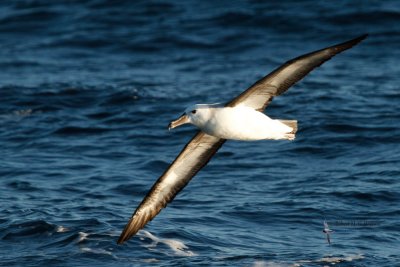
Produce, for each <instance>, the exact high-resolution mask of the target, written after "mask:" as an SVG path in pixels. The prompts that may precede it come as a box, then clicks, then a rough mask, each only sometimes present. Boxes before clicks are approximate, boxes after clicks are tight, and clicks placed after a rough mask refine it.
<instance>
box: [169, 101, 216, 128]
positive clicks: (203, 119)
mask: <svg viewBox="0 0 400 267" xmlns="http://www.w3.org/2000/svg"><path fill="white" fill-rule="evenodd" d="M218 106H220V104H211V105H209V104H197V105H192V106H190V107H188V108H187V109H186V110H185V113H183V115H182V116H180V117H179V118H178V119H177V120H174V121H172V122H171V123H170V124H169V125H168V129H173V128H175V127H178V126H181V125H183V124H186V123H191V124H194V125H196V126H197V127H199V128H202V126H204V125H205V124H206V123H207V121H208V120H209V119H210V117H211V116H212V113H213V110H214V109H215V108H216V107H218Z"/></svg>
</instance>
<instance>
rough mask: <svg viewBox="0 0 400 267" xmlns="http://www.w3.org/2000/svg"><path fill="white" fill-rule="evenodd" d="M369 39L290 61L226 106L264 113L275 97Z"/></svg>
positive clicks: (348, 42) (361, 37) (355, 40)
mask: <svg viewBox="0 0 400 267" xmlns="http://www.w3.org/2000/svg"><path fill="white" fill-rule="evenodd" d="M366 37H367V34H364V35H362V36H360V37H357V38H355V39H352V40H350V41H347V42H344V43H341V44H337V45H334V46H331V47H327V48H324V49H321V50H318V51H315V52H312V53H309V54H305V55H302V56H300V57H297V58H295V59H292V60H289V61H288V62H286V63H285V64H284V65H282V66H280V67H279V68H277V69H276V70H274V71H273V72H271V73H270V74H268V75H267V76H265V77H264V78H262V79H261V80H259V81H257V82H256V83H255V84H253V85H252V86H251V87H250V88H248V89H247V90H246V91H244V92H243V93H241V94H240V95H239V96H237V97H236V98H234V99H233V100H232V101H230V102H229V103H228V104H227V105H226V106H228V107H234V106H237V105H239V104H240V105H245V106H248V107H252V108H254V109H256V110H258V111H263V110H264V109H265V108H266V107H267V105H268V104H269V102H271V100H272V98H273V97H274V96H278V95H280V94H282V93H284V92H285V91H286V90H287V89H289V88H290V87H291V86H292V85H293V84H295V83H296V82H298V81H299V80H301V79H302V78H303V77H304V76H306V75H307V74H308V73H309V72H310V71H312V70H313V69H314V68H316V67H318V66H320V65H321V64H323V63H324V62H325V61H327V60H329V59H331V58H332V57H333V56H335V55H336V54H338V53H340V52H342V51H344V50H347V49H349V48H351V47H352V46H354V45H356V44H358V43H359V42H361V41H362V40H363V39H365V38H366Z"/></svg>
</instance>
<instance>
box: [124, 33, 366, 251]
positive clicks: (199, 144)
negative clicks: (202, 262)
mask: <svg viewBox="0 0 400 267" xmlns="http://www.w3.org/2000/svg"><path fill="white" fill-rule="evenodd" d="M366 37H367V34H364V35H361V36H359V37H357V38H355V39H352V40H349V41H346V42H343V43H340V44H337V45H333V46H330V47H327V48H323V49H320V50H317V51H314V52H311V53H308V54H305V55H302V56H299V57H297V58H294V59H292V60H289V61H287V62H286V63H284V64H283V65H282V66H280V67H278V68H277V69H275V70H274V71H272V72H271V73H270V74H268V75H267V76H265V77H263V78H261V79H260V80H259V81H257V82H256V83H254V84H253V85H252V86H250V87H249V88H248V89H247V90H245V91H244V92H242V93H241V94H240V95H238V96H237V97H235V98H234V99H233V100H231V101H230V102H228V103H227V104H225V105H215V104H211V105H206V104H198V105H193V106H190V107H188V108H187V109H186V110H185V112H184V114H183V115H182V116H181V117H179V118H178V119H177V120H175V121H172V122H171V123H170V124H169V126H168V128H169V129H173V128H175V127H178V126H180V125H183V124H186V123H190V124H193V125H195V126H196V127H198V128H199V131H198V132H197V133H196V134H195V136H194V137H193V138H192V139H191V140H190V141H189V143H187V144H186V146H185V147H184V148H183V150H182V151H181V152H180V154H179V155H178V156H177V158H176V159H175V160H174V161H173V162H172V164H171V165H170V166H169V167H168V169H167V170H166V171H165V172H164V173H163V174H162V175H161V177H160V178H159V179H158V180H157V181H156V182H155V184H154V185H153V187H152V188H151V189H150V191H149V192H148V193H147V195H146V196H145V198H144V199H143V200H142V202H141V203H140V205H139V206H138V207H137V209H136V210H135V212H134V213H133V215H132V217H131V218H130V220H129V222H128V223H127V225H126V226H125V228H124V230H123V231H122V233H121V235H120V237H119V239H118V241H117V243H118V244H121V243H123V242H125V241H127V240H128V239H129V238H131V237H132V236H134V235H135V234H136V233H137V232H138V231H139V230H140V229H142V228H143V227H144V226H145V225H146V224H147V223H148V222H149V221H151V220H152V219H153V218H154V217H155V216H156V215H157V214H158V213H159V212H160V211H161V209H163V208H164V207H166V205H167V204H168V203H169V202H171V201H172V200H173V199H174V198H175V196H176V195H177V194H178V193H179V192H180V191H181V190H182V189H183V188H184V187H185V186H186V185H187V184H188V183H189V181H190V180H191V179H192V178H193V177H194V176H195V175H196V174H197V172H198V171H200V170H201V169H202V168H203V167H204V166H205V165H206V164H207V163H208V161H209V160H210V159H211V158H212V156H213V155H214V154H215V153H216V152H217V151H218V149H219V148H220V147H221V146H222V145H223V144H224V143H225V141H226V140H228V139H233V140H244V141H251V140H264V139H272V140H293V139H294V138H295V134H296V131H297V121H296V120H279V119H271V118H270V117H268V116H267V115H265V114H264V113H263V112H264V110H265V108H266V107H267V106H268V104H269V103H270V102H271V100H272V99H273V98H274V97H275V96H278V95H280V94H282V93H284V92H285V91H287V90H288V89H289V88H290V87H291V86H292V85H293V84H295V83H296V82H298V81H299V80H301V79H302V78H303V77H304V76H306V75H307V74H308V73H309V72H311V71H312V70H313V69H314V68H316V67H318V66H320V65H322V64H323V63H324V62H325V61H327V60H329V59H331V58H332V57H333V56H335V55H337V54H338V53H340V52H342V51H345V50H347V49H349V48H351V47H353V46H354V45H356V44H358V43H359V42H361V41H362V40H363V39H365V38H366Z"/></svg>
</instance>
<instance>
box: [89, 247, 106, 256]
mask: <svg viewBox="0 0 400 267" xmlns="http://www.w3.org/2000/svg"><path fill="white" fill-rule="evenodd" d="M81 251H82V252H86V253H93V254H104V255H112V253H111V251H107V250H105V249H102V248H96V249H93V248H87V247H84V248H81Z"/></svg>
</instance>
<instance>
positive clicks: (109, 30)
mask: <svg viewBox="0 0 400 267" xmlns="http://www.w3.org/2000/svg"><path fill="white" fill-rule="evenodd" d="M399 25H400V4H399V2H398V1H395V0H389V1H378V0H376V1H326V2H322V1H321V2H317V1H167V0H157V1H106V0H92V1H41V0H24V1H22V0H20V1H19V0H16V1H11V0H9V1H1V3H0V44H1V49H0V69H1V71H0V129H1V130H0V152H1V154H0V155H1V157H2V160H1V161H0V186H1V193H0V203H1V206H0V251H1V253H0V265H2V266H146V265H148V266H180V265H183V266H333V265H335V266H396V265H399V264H400V263H399V262H400V256H399V251H400V250H399V247H400V245H399V244H400V220H399V219H400V181H399V179H400V154H399V152H400V130H399V125H400V113H399V101H400V88H399V84H400V75H399V74H400V65H399V58H400V49H399V47H400V28H399ZM363 33H369V34H370V36H369V37H368V38H367V39H366V40H365V41H364V42H362V43H361V44H359V45H358V46H356V47H354V48H352V49H351V50H349V51H346V52H344V53H343V54H340V55H338V56H337V57H335V58H334V59H332V60H331V61H329V62H327V63H325V64H324V65H323V66H322V67H321V68H318V69H316V70H314V71H313V72H312V73H311V74H310V75H309V76H307V77H306V78H305V79H304V80H303V81H301V82H300V83H299V84H297V85H295V86H294V87H293V88H291V89H290V90H289V91H288V92H287V93H285V94H284V95H283V96H280V97H277V98H275V99H274V101H273V102H272V104H271V105H270V106H269V107H268V109H267V110H266V113H267V114H268V115H269V116H271V117H273V118H285V119H297V120H298V121H299V132H298V134H297V138H296V140H295V141H293V142H287V141H286V142H285V141H259V142H237V141H228V142H226V143H225V145H224V146H223V147H222V149H221V150H220V151H219V152H218V153H217V154H216V155H215V156H214V158H213V159H212V161H211V162H210V163H209V164H208V166H206V167H205V168H204V169H203V170H202V171H201V172H200V173H199V174H198V175H197V176H196V177H195V178H194V179H193V180H192V181H191V182H190V183H189V185H188V186H187V187H186V188H185V189H184V190H183V191H182V192H181V193H180V194H179V195H178V196H177V197H176V199H175V200H174V201H173V202H172V203H171V204H169V205H168V207H167V208H166V209H164V210H163V211H162V212H161V213H160V214H159V215H158V216H157V217H156V218H155V219H154V220H153V221H152V222H150V223H149V224H148V225H147V226H146V227H145V229H144V231H141V232H140V233H139V234H138V236H135V237H134V238H133V239H131V240H130V241H128V242H127V243H125V244H124V245H122V246H119V245H117V244H116V240H117V239H118V236H119V234H120V232H121V231H122V229H123V227H124V226H125V224H126V223H127V221H128V219H129V218H130V216H131V214H132V212H133V211H134V209H135V208H136V206H137V205H138V204H139V203H140V201H141V200H142V198H143V197H144V196H145V194H146V192H147V191H148V190H149V189H150V187H151V185H152V184H153V183H154V181H155V180H156V179H157V178H158V177H159V176H160V174H162V172H163V171H164V170H165V169H166V168H167V167H168V166H169V164H170V163H171V162H172V160H173V159H174V158H175V156H176V155H177V154H178V153H179V151H180V150H181V149H182V147H183V146H184V145H185V144H186V142H187V141H188V140H189V139H190V138H191V137H192V136H193V135H194V133H195V132H196V130H195V129H194V127H190V126H187V127H182V128H181V129H179V128H178V129H176V130H174V131H171V132H168V131H167V125H168V123H169V122H170V121H171V120H172V119H175V118H176V117H177V116H178V115H180V114H181V113H182V112H183V110H184V109H185V108H186V106H188V105H190V104H193V103H215V102H225V101H228V100H230V99H231V98H233V97H234V96H236V95H237V94H239V93H240V92H242V91H243V90H244V89H246V88H247V87H248V86H250V85H251V84H252V83H253V82H255V81H256V80H257V79H259V78H260V77H262V76H263V75H265V74H266V73H268V72H270V71H271V70H273V69H274V68H276V67H277V66H279V65H280V64H282V63H283V62H285V61H287V60H289V59H291V58H293V57H296V56H299V55H301V54H303V53H307V52H310V51H313V50H316V49H320V48H323V47H325V46H329V45H333V44H336V43H339V42H342V41H345V40H347V39H351V38H353V37H356V36H358V35H360V34H363ZM324 220H326V221H327V222H328V223H329V225H330V228H331V229H332V230H333V231H334V232H333V233H332V234H331V240H332V244H331V245H330V246H329V245H328V244H327V242H326V239H325V235H324V233H323V232H322V230H323V221H324Z"/></svg>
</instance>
